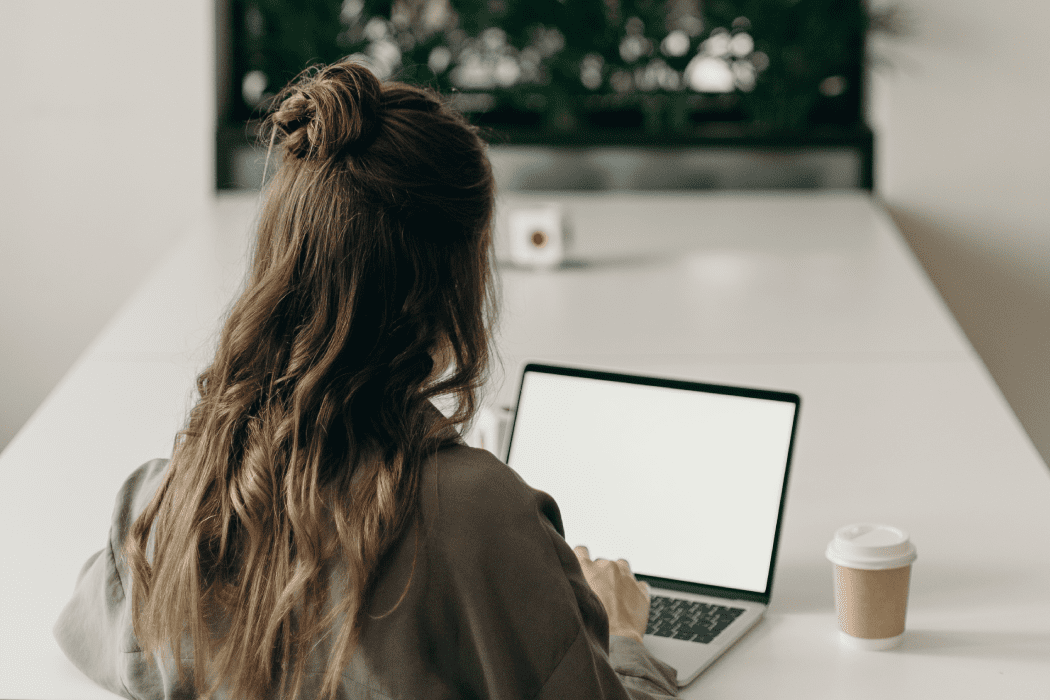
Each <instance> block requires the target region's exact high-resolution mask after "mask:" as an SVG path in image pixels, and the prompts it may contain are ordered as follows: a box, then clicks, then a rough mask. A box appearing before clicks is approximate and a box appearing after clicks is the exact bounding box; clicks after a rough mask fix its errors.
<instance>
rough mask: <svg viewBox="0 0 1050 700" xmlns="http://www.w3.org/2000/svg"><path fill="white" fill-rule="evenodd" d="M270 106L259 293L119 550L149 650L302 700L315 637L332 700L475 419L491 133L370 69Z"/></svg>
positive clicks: (312, 77) (333, 71)
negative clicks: (436, 462)
mask: <svg viewBox="0 0 1050 700" xmlns="http://www.w3.org/2000/svg"><path fill="white" fill-rule="evenodd" d="M274 104H275V109H274V111H273V112H272V113H271V114H270V115H269V117H268V118H267V120H266V123H265V127H266V129H265V139H266V140H267V141H268V142H269V143H270V146H271V152H272V154H274V155H275V156H277V157H279V161H280V162H279V167H278V169H277V171H276V173H275V174H274V177H273V179H272V181H271V183H270V185H269V187H268V191H267V193H266V197H265V203H264V205H263V209H262V213H261V217H260V221H259V225H258V236H257V240H256V247H255V251H254V257H253V261H252V265H251V270H250V274H249V277H248V279H247V282H246V285H245V289H244V291H243V293H242V294H241V296H240V298H239V299H238V300H237V302H236V303H235V304H234V306H233V307H232V309H231V311H230V313H229V315H228V318H227V320H226V322H225V325H224V327H223V329H222V334H221V336H220V339H219V344H218V349H217V351H216V354H215V358H214V360H213V362H212V363H211V365H210V366H209V367H207V368H206V369H205V370H204V371H203V372H202V373H201V374H200V376H199V377H198V379H197V389H198V392H199V394H200V399H199V401H198V403H197V404H196V406H195V407H194V408H193V410H192V412H191V413H190V416H189V420H188V423H187V426H186V428H185V429H184V430H183V431H182V432H180V433H179V435H178V437H177V438H176V441H175V449H174V453H173V456H172V461H171V463H170V465H169V466H168V471H167V473H166V475H165V479H164V482H163V483H162V484H161V486H160V488H159V489H158V492H157V494H156V496H155V497H154V498H153V500H152V501H151V502H150V504H149V505H148V506H147V508H146V509H145V511H144V512H143V513H142V514H141V516H140V517H139V518H138V519H137V520H136V522H135V523H134V525H133V527H132V529H131V532H130V534H129V537H128V540H127V542H126V543H125V553H126V556H127V558H128V562H129V567H130V569H131V571H132V587H131V589H132V590H131V594H132V603H133V608H132V609H133V622H134V626H135V634H136V637H137V638H138V641H139V643H140V644H141V645H142V648H143V649H145V650H147V651H149V652H151V653H153V654H154V655H155V657H156V658H157V659H158V660H163V659H169V660H170V659H172V658H174V659H181V658H182V655H181V651H180V649H181V643H182V640H183V638H184V637H186V638H188V639H189V640H191V641H192V645H193V658H194V680H195V685H196V687H197V689H198V692H201V693H202V695H206V696H211V695H212V694H214V693H215V692H217V691H218V690H219V689H220V688H221V689H223V691H224V692H225V693H226V694H228V695H229V696H230V697H238V698H247V699H252V698H263V697H272V696H274V693H277V694H279V696H280V697H287V698H295V697H297V696H298V694H299V691H300V688H301V685H302V682H303V679H304V677H305V669H306V662H307V658H308V657H309V656H310V655H311V653H314V654H316V653H318V652H317V651H316V649H313V647H314V645H315V643H316V642H317V641H318V640H321V639H324V640H325V645H323V646H321V647H320V648H321V649H328V650H330V653H329V655H328V660H329V665H328V670H327V672H326V675H325V677H324V694H326V695H328V696H332V695H334V693H335V691H336V689H337V686H338V684H339V680H340V674H341V672H342V670H343V669H344V668H345V667H346V665H347V663H349V660H350V657H351V655H352V654H353V651H354V649H355V647H356V644H357V639H358V637H359V633H360V630H361V627H362V625H363V624H366V623H367V622H368V621H369V620H371V619H372V618H373V617H374V615H373V613H375V612H376V611H372V610H371V609H370V608H369V607H368V606H369V594H370V591H371V588H372V586H373V584H374V581H375V577H376V574H377V571H378V569H379V567H380V562H381V560H382V557H383V555H384V554H385V553H386V552H387V551H388V550H389V549H390V547H391V546H392V545H393V544H394V543H395V542H396V541H397V540H398V539H399V538H400V537H401V536H402V534H403V532H404V531H405V528H406V526H407V524H408V523H409V522H410V521H411V519H412V518H413V517H414V515H415V513H416V502H417V497H418V493H419V484H420V481H419V467H420V465H421V464H422V463H423V461H424V460H425V459H427V457H428V456H430V455H432V454H433V453H435V452H436V451H438V450H440V449H441V448H442V447H445V446H447V445H449V444H451V443H453V442H455V441H456V440H457V439H458V430H457V429H458V428H461V427H462V426H463V425H464V424H465V423H467V422H468V421H469V420H470V419H471V418H472V417H473V415H474V412H475V409H476V406H477V402H478V398H477V391H478V388H479V386H480V384H481V382H482V381H483V379H484V375H485V373H486V371H487V367H488V361H489V327H490V324H491V321H492V316H493V299H494V296H493V279H492V274H491V270H490V263H489V261H490V251H491V246H492V237H491V220H492V209H493V198H494V185H493V179H492V173H491V168H490V165H489V162H488V158H487V156H486V147H485V144H484V142H483V141H482V140H481V139H480V138H479V136H478V134H477V131H476V129H475V128H474V127H472V126H471V125H470V124H469V123H468V122H467V121H466V120H465V119H464V118H463V116H462V115H460V114H459V113H457V112H455V111H454V110H452V109H450V108H449V107H447V106H446V105H445V104H444V103H443V102H442V100H441V98H440V97H439V96H438V95H436V94H435V93H433V92H430V91H427V90H423V89H420V88H416V87H412V86H409V85H405V84H402V83H396V82H388V83H381V82H380V81H379V80H377V79H376V77H375V76H374V75H373V74H372V73H371V71H369V70H368V69H367V68H366V67H364V66H362V65H358V64H354V63H338V64H335V65H330V66H327V67H323V68H318V69H311V70H309V71H307V72H306V73H304V74H303V75H301V76H300V77H299V78H298V79H297V80H296V81H294V82H293V84H292V85H290V86H289V87H288V88H286V89H285V90H284V91H282V92H281V93H280V94H279V95H278V97H277V98H276V100H275V103H274ZM438 397H442V398H443V400H447V401H448V403H449V404H450V408H449V409H448V410H447V411H446V412H447V413H448V414H449V415H448V416H447V417H446V416H445V415H443V414H442V413H440V412H438V411H437V410H435V409H434V407H433V405H432V403H431V401H432V400H433V399H436V398H438ZM147 542H148V543H149V544H150V548H149V549H148V548H147ZM332 567H338V568H332ZM333 572H335V574H336V575H338V576H339V577H340V578H342V579H343V580H345V582H346V586H345V590H346V591H347V594H346V595H344V596H340V597H339V599H338V600H328V597H327V591H328V586H327V581H328V578H327V577H328V576H329V575H330V574H332V573H333ZM343 577H345V578H343ZM408 585H412V584H411V582H409V584H408ZM378 612H380V613H382V612H384V611H378ZM339 620H345V621H347V623H346V624H338V621H339ZM220 631H221V632H220ZM168 654H173V656H168ZM162 657H163V659H162ZM180 672H181V671H180Z"/></svg>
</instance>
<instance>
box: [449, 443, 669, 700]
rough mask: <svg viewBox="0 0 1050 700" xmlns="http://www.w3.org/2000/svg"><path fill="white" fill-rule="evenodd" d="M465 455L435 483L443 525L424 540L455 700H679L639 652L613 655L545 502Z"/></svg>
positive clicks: (629, 649) (497, 465) (626, 644)
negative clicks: (439, 577) (443, 577)
mask: <svg viewBox="0 0 1050 700" xmlns="http://www.w3.org/2000/svg"><path fill="white" fill-rule="evenodd" d="M460 449H462V450H467V449H469V448H460ZM471 452H473V453H475V454H473V455H468V457H467V458H466V459H458V460H455V461H457V462H459V463H460V464H459V465H458V466H453V465H448V466H449V467H450V468H449V469H447V470H446V471H445V473H443V474H442V476H441V477H440V478H439V484H440V487H439V490H440V491H441V493H440V494H439V496H438V499H439V505H440V509H441V513H440V514H439V515H438V517H437V519H436V523H435V524H434V525H433V531H432V532H431V533H430V536H429V537H428V541H430V542H433V543H434V544H433V547H432V549H433V551H434V554H432V555H431V556H432V557H433V558H435V559H436V560H435V561H432V562H431V563H430V566H431V567H433V568H434V569H435V570H441V571H445V572H447V577H448V578H447V581H445V582H443V583H442V585H440V586H435V587H434V590H433V591H432V595H433V596H435V598H434V599H433V600H432V603H431V605H432V606H434V607H435V608H437V609H441V610H443V611H444V614H443V616H442V618H441V619H440V620H436V621H435V622H434V624H435V625H436V626H438V627H440V630H441V634H442V637H443V639H444V640H445V644H446V646H445V647H444V649H443V651H442V654H443V655H444V658H443V659H442V665H443V666H445V667H447V668H454V669H456V672H455V675H456V676H457V677H458V678H459V679H460V682H461V683H462V686H461V688H460V692H461V695H462V696H464V697H489V698H499V699H508V700H509V699H510V698H515V699H517V698H523V699H524V698H529V699H536V700H547V699H550V700H553V699H555V698H595V699H599V698H600V699H604V700H627V699H633V700H663V699H664V698H671V697H676V696H677V683H676V676H677V674H676V673H675V671H674V669H672V668H671V667H669V666H667V665H666V664H663V663H661V662H659V661H657V660H656V659H654V658H652V656H651V655H649V653H648V652H647V651H646V650H645V647H644V646H642V645H641V644H639V643H637V642H636V641H634V640H630V639H624V638H620V637H614V638H613V640H612V645H611V647H610V638H609V623H608V618H607V616H606V613H605V609H604V607H603V606H602V604H601V601H600V600H599V599H598V597H597V596H596V595H595V594H594V592H593V591H592V590H591V588H590V586H589V585H588V584H587V582H586V579H585V578H584V576H583V571H582V569H581V568H580V565H579V562H578V560H577V559H576V555H575V554H574V553H573V551H572V549H571V548H570V547H569V545H568V543H567V542H566V541H565V538H564V536H563V533H564V530H563V529H562V525H561V517H560V514H559V511H558V507H557V505H556V503H555V502H554V500H553V499H552V498H551V497H550V496H549V495H547V494H545V493H542V492H539V491H535V490H533V489H531V488H529V487H528V486H527V485H526V484H525V483H524V482H523V481H522V480H521V478H520V477H518V475H517V474H515V473H514V472H513V471H512V470H511V469H510V468H509V467H507V466H506V465H504V464H502V463H501V462H499V461H498V460H497V459H495V458H494V457H492V456H491V455H489V454H488V453H486V452H483V451H480V450H472V451H471ZM478 453H480V454H478ZM461 454H462V453H461ZM482 455H484V456H482ZM486 456H487V457H486Z"/></svg>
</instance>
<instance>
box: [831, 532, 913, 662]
mask: <svg viewBox="0 0 1050 700" xmlns="http://www.w3.org/2000/svg"><path fill="white" fill-rule="evenodd" d="M825 554H826V556H827V558H828V559H829V560H831V563H832V564H834V565H835V567H834V569H835V571H834V574H835V612H836V613H837V614H838V618H839V629H840V630H841V638H842V641H843V643H844V644H846V645H847V646H851V647H855V648H859V649H890V648H892V647H895V646H897V644H899V643H900V641H901V638H902V636H903V635H904V617H905V613H906V612H907V608H908V581H909V579H910V577H911V564H912V562H913V561H915V557H916V553H915V545H913V544H912V543H911V542H910V541H909V539H908V533H906V532H905V531H904V530H901V529H899V528H896V527H890V526H889V525H875V524H870V523H861V524H857V525H847V526H846V527H842V528H839V529H838V530H837V531H836V532H835V539H833V540H832V541H831V542H830V543H828V549H827V552H826V553H825Z"/></svg>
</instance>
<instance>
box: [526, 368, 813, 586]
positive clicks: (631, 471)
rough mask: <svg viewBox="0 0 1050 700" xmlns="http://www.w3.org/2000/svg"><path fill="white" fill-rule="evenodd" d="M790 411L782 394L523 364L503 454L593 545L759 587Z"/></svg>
mask: <svg viewBox="0 0 1050 700" xmlns="http://www.w3.org/2000/svg"><path fill="white" fill-rule="evenodd" d="M794 415H795V405H794V403H790V402H784V401H772V400H767V399H755V398H745V397H739V396H726V395H724V394H709V393H702V392H696V391H686V390H681V389H668V388H664V387H653V386H643V385H638V384H625V383H620V382H611V381H603V380H595V379H585V378H581V377H567V376H563V375H555V374H545V373H538V372H527V373H526V374H525V377H524V380H523V384H522V389H521V397H520V399H519V403H518V411H517V415H516V417H515V424H514V434H513V438H512V441H511V449H510V454H509V456H508V460H507V461H508V463H509V464H510V466H511V467H512V468H513V469H514V470H515V471H517V472H518V473H519V474H520V475H521V476H522V478H524V479H525V481H526V482H528V483H529V485H531V486H532V487H534V488H537V489H539V490H541V491H546V492H547V493H549V494H550V495H551V496H553V497H554V499H555V500H556V501H557V502H558V506H559V507H560V509H561V514H562V521H563V523H564V525H565V535H566V539H567V540H568V541H569V544H571V545H573V546H576V545H580V544H583V545H586V546H587V547H588V548H589V549H590V552H591V556H592V557H603V558H606V559H620V558H623V559H627V561H629V562H630V564H631V568H632V570H634V571H635V572H637V573H643V574H649V575H652V576H661V577H664V578H671V579H680V580H683V581H692V582H696V583H705V584H709V585H713V586H724V587H726V588H736V589H742V590H748V591H756V592H763V591H765V589H766V579H767V577H768V575H769V565H770V560H771V558H772V551H773V538H774V534H775V529H776V522H777V514H778V511H779V507H780V496H781V490H782V488H783V484H784V470H785V468H786V466H787V455H788V449H789V446H790V441H791V427H792V423H793V421H794Z"/></svg>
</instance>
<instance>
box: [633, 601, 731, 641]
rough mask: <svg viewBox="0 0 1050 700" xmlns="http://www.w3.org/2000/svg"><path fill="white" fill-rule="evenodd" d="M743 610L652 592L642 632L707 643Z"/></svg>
mask: <svg viewBox="0 0 1050 700" xmlns="http://www.w3.org/2000/svg"><path fill="white" fill-rule="evenodd" d="M743 612H744V611H743V609H742V608H728V607H725V606H722V605H713V604H711V603H697V602H695V601H692V600H682V599H681V598H666V597H664V596H658V595H654V596H652V599H651V600H650V602H649V627H648V628H647V629H646V630H645V633H646V634H654V635H656V636H657V637H671V638H672V639H684V640H686V641H691V642H700V643H702V644H707V643H708V642H710V641H711V640H712V639H714V638H715V637H717V636H718V633H719V632H721V631H722V630H724V629H725V628H726V627H729V624H730V623H731V622H732V621H733V620H735V619H737V618H738V617H740V615H741V614H742V613H743Z"/></svg>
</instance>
